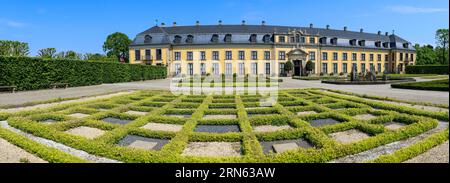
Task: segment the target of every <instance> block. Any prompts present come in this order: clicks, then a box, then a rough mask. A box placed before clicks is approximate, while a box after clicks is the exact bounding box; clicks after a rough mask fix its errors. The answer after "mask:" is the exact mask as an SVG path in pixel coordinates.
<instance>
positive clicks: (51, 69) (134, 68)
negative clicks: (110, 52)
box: [0, 57, 167, 90]
mask: <svg viewBox="0 0 450 183" xmlns="http://www.w3.org/2000/svg"><path fill="white" fill-rule="evenodd" d="M166 76H167V69H166V67H162V66H148V65H133V64H121V63H113V62H96V61H80V60H58V59H52V60H44V59H41V58H31V57H0V86H17V90H37V89H45V88H49V87H50V85H51V84H53V83H69V85H70V86H71V87H74V86H88V85H98V84H102V83H117V82H130V81H141V80H151V79H161V78H165V77H166Z"/></svg>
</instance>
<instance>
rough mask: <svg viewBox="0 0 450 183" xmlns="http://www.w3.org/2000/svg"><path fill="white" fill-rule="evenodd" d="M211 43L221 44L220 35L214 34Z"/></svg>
mask: <svg viewBox="0 0 450 183" xmlns="http://www.w3.org/2000/svg"><path fill="white" fill-rule="evenodd" d="M211 42H213V43H218V42H219V35H218V34H213V35H212V37H211Z"/></svg>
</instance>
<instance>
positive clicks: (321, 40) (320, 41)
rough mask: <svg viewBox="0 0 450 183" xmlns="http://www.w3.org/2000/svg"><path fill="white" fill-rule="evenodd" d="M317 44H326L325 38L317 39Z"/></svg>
mask: <svg viewBox="0 0 450 183" xmlns="http://www.w3.org/2000/svg"><path fill="white" fill-rule="evenodd" d="M319 43H320V44H327V37H321V38H320V39H319Z"/></svg>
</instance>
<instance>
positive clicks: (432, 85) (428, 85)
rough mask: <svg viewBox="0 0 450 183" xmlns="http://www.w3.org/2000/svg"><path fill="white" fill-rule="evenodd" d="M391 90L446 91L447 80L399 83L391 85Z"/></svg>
mask: <svg viewBox="0 0 450 183" xmlns="http://www.w3.org/2000/svg"><path fill="white" fill-rule="evenodd" d="M391 87H392V88H402V89H412V90H433V91H448V79H443V80H434V81H425V82H414V83H400V84H392V85H391Z"/></svg>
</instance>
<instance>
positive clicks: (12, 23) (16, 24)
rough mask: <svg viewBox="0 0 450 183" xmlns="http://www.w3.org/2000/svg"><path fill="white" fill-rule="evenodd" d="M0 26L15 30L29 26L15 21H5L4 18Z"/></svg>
mask: <svg viewBox="0 0 450 183" xmlns="http://www.w3.org/2000/svg"><path fill="white" fill-rule="evenodd" d="M0 25H4V26H7V27H13V28H22V27H25V26H27V24H26V23H23V22H19V21H15V20H9V19H4V18H0Z"/></svg>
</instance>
